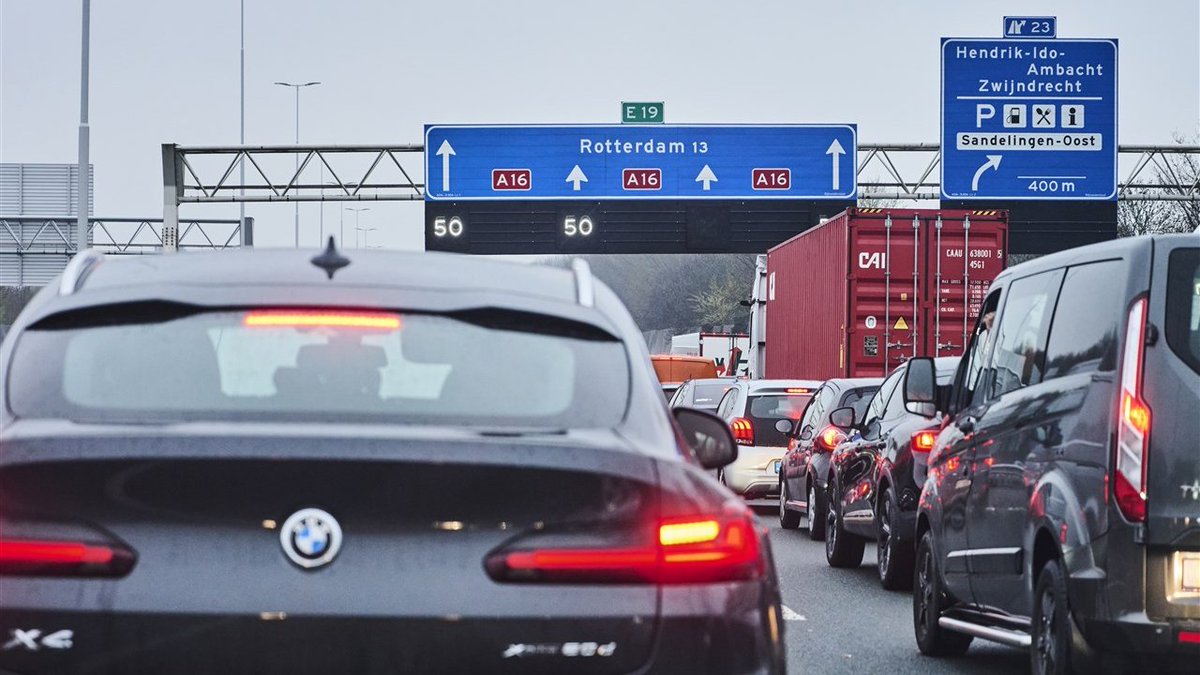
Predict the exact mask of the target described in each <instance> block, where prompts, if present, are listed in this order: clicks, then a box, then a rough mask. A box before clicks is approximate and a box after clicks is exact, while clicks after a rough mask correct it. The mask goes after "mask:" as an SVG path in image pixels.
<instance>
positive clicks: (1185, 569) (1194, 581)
mask: <svg viewBox="0 0 1200 675" xmlns="http://www.w3.org/2000/svg"><path fill="white" fill-rule="evenodd" d="M1175 555H1178V556H1179V557H1180V558H1181V560H1180V563H1182V564H1181V567H1182V569H1181V570H1180V574H1179V581H1180V585H1181V586H1183V590H1185V591H1188V592H1191V593H1196V592H1200V555H1197V554H1192V555H1188V554H1186V553H1182V554H1181V553H1176V554H1175Z"/></svg>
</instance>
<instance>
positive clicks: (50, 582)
mask: <svg viewBox="0 0 1200 675" xmlns="http://www.w3.org/2000/svg"><path fill="white" fill-rule="evenodd" d="M0 382H3V383H4V386H3V387H2V388H0V638H2V639H0V643H3V645H4V646H3V648H2V649H0V672H9V671H12V672H17V673H41V672H63V671H71V672H98V673H107V672H112V673H117V672H119V673H130V672H153V673H165V672H177V671H184V672H206V673H219V672H282V673H301V672H319V673H331V672H389V673H394V672H456V673H461V672H487V673H503V672H516V671H519V672H550V673H563V672H572V673H630V672H639V673H643V672H644V673H684V672H708V673H716V672H721V673H726V672H727V673H734V672H736V673H779V672H783V670H784V662H783V659H784V657H783V654H784V652H783V648H782V630H783V625H782V623H781V621H780V599H779V591H778V588H777V585H776V580H775V571H774V564H773V562H772V559H771V553H770V548H769V545H768V542H767V540H766V536H765V533H764V532H763V530H762V528H761V527H760V526H759V525H757V524H756V523H755V522H754V520H753V519H752V517H751V515H750V513H749V512H748V511H747V508H746V507H745V505H744V504H743V503H742V502H741V500H739V499H737V498H735V497H734V496H733V495H732V494H730V493H729V492H728V491H727V490H725V489H723V488H722V487H721V486H720V485H719V484H718V483H717V482H716V481H715V480H714V479H713V478H712V477H711V470H712V469H714V468H716V467H718V466H721V465H723V464H725V463H727V462H729V461H731V460H732V459H733V458H734V457H736V446H735V445H734V444H733V441H732V438H731V437H730V433H729V431H728V428H727V427H726V426H725V425H724V424H723V423H721V422H720V421H719V420H717V419H716V418H714V417H712V416H711V415H708V414H706V413H702V412H698V411H694V410H678V411H675V413H674V414H673V415H672V414H670V413H668V411H667V409H666V407H665V406H664V404H663V401H662V397H661V393H660V392H659V389H658V386H657V382H656V381H655V377H654V372H653V370H652V369H651V366H650V363H649V360H648V356H647V353H646V350H645V346H644V343H643V342H642V340H641V338H640V336H639V333H638V330H637V328H636V326H635V325H634V323H633V321H632V320H631V319H630V317H629V315H628V313H627V312H626V311H625V309H624V307H623V306H622V305H621V303H620V301H619V300H617V298H616V297H615V296H614V295H613V294H612V293H611V292H610V291H609V290H608V288H607V287H605V286H604V285H603V284H601V283H599V282H596V281H594V280H593V279H592V277H591V276H590V274H589V273H588V271H587V269H586V266H583V265H579V266H577V267H576V268H575V269H574V270H573V271H568V270H561V269H551V268H545V267H536V266H524V265H512V264H507V263H500V262H495V261H487V260H479V259H468V258H463V257H454V256H445V255H436V254H399V253H384V252H358V251H356V252H354V254H353V256H352V257H351V258H349V259H347V258H346V257H343V256H342V255H341V254H339V253H338V252H337V251H335V250H333V248H332V243H331V245H330V248H329V249H328V250H326V251H325V252H324V253H321V254H319V255H317V256H316V257H314V256H313V252H308V253H302V252H298V251H245V252H237V253H221V254H181V255H174V256H138V257H130V258H124V259H115V258H111V257H110V258H105V257H103V256H100V255H97V254H93V253H90V252H89V253H84V254H81V255H80V256H77V257H76V258H75V259H74V260H73V261H72V263H71V264H70V265H69V267H68V269H67V271H66V272H65V273H64V274H63V276H62V277H61V279H60V280H59V282H57V283H55V284H54V285H52V286H48V287H47V288H46V289H44V290H43V291H42V292H41V293H40V294H39V295H38V296H37V297H36V298H35V299H34V300H33V301H32V302H31V303H30V305H29V306H28V307H27V308H26V310H25V311H24V313H22V314H21V315H20V317H19V318H18V320H17V322H16V324H15V325H14V327H13V329H12V331H11V332H10V333H9V334H8V336H7V338H6V340H5V342H4V343H3V345H2V346H0ZM706 469H707V471H706Z"/></svg>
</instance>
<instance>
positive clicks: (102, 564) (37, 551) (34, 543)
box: [0, 539, 133, 576]
mask: <svg viewBox="0 0 1200 675" xmlns="http://www.w3.org/2000/svg"><path fill="white" fill-rule="evenodd" d="M132 562H133V556H132V554H130V553H129V552H128V551H126V550H124V549H121V548H115V547H112V546H108V545H105V544H89V543H84V542H76V541H46V540H39V539H0V574H29V575H63V574H65V575H75V574H78V575H100V576H108V575H117V574H123V573H124V572H126V571H128V570H129V567H130V566H131V565H132Z"/></svg>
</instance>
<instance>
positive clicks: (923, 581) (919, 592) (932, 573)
mask: <svg viewBox="0 0 1200 675" xmlns="http://www.w3.org/2000/svg"><path fill="white" fill-rule="evenodd" d="M946 604H947V601H946V593H945V591H943V590H942V582H941V577H940V576H939V575H938V570H937V558H936V556H935V555H934V553H933V534H932V533H930V532H926V533H925V534H924V535H923V536H922V537H921V543H920V544H919V545H918V546H917V568H916V574H915V575H914V578H913V631H914V632H915V633H916V637H917V648H918V649H920V650H921V653H922V654H925V655H926V656H960V655H962V654H965V653H966V652H967V648H968V647H970V646H971V640H972V638H971V636H970V635H965V634H963V633H955V632H953V631H948V630H946V629H944V628H942V627H941V626H940V625H938V619H940V618H941V616H942V609H943V608H944V607H945V606H946Z"/></svg>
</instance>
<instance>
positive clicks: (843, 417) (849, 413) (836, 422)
mask: <svg viewBox="0 0 1200 675" xmlns="http://www.w3.org/2000/svg"><path fill="white" fill-rule="evenodd" d="M856 421H857V420H855V415H854V408H851V407H849V406H847V407H845V408H838V409H837V410H834V411H833V412H831V413H829V423H830V424H832V425H833V426H835V427H837V428H839V429H842V430H843V431H845V430H847V429H853V428H854V423H855V422H856Z"/></svg>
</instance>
